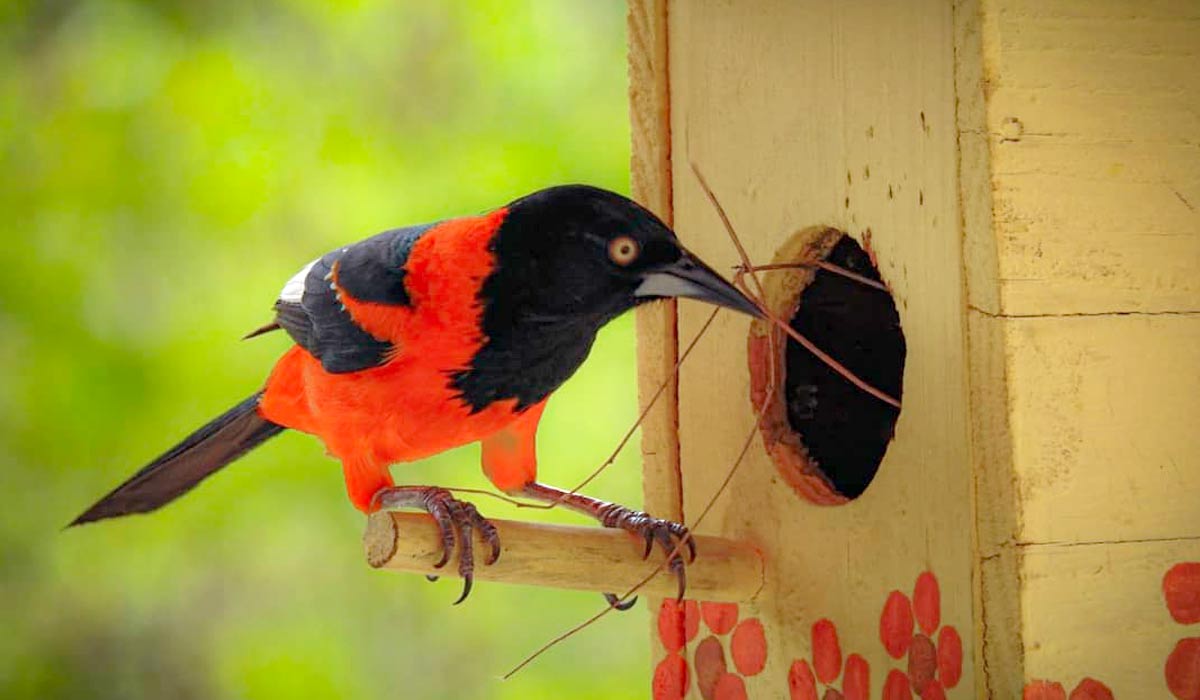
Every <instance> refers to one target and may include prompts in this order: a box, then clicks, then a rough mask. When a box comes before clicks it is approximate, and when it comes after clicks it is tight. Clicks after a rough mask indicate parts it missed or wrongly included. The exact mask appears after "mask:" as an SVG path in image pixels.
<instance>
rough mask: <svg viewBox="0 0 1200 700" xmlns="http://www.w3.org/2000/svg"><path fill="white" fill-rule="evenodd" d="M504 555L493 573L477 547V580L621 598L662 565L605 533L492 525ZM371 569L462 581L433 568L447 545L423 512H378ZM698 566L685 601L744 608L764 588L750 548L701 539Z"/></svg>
mask: <svg viewBox="0 0 1200 700" xmlns="http://www.w3.org/2000/svg"><path fill="white" fill-rule="evenodd" d="M492 523H493V524H495V526H496V528H497V529H498V530H499V532H500V542H501V546H502V547H503V552H502V553H501V555H500V559H499V561H497V562H496V563H495V564H492V565H491V566H484V565H483V564H482V561H481V560H482V558H483V551H484V549H483V545H482V544H480V543H478V541H477V544H476V564H475V578H476V580H479V581H500V582H503V583H519V584H527V585H533V586H550V587H553V588H571V589H577V590H585V591H604V592H611V593H617V594H621V593H624V592H625V591H627V590H629V589H630V588H632V587H633V586H634V585H635V584H636V583H637V582H638V581H640V580H642V579H643V578H645V577H646V576H647V575H648V574H650V573H651V572H652V571H653V570H654V569H655V567H657V566H658V565H659V564H660V563H661V562H662V558H663V554H662V552H661V550H659V549H657V548H656V549H655V552H654V553H653V554H651V555H650V558H649V559H647V560H645V561H643V560H642V542H641V540H640V539H639V538H637V537H635V536H633V535H631V534H629V533H626V532H622V531H618V530H609V529H605V528H601V527H576V526H571V527H568V526H563V525H545V524H541V523H526V522H518V521H513V520H493V521H492ZM363 545H364V546H365V547H366V552H367V563H368V564H370V565H371V566H373V567H376V568H384V569H397V570H401V571H413V572H418V573H425V574H437V575H439V576H446V577H456V576H457V575H458V574H457V571H456V569H455V565H454V560H451V562H450V563H449V564H447V565H446V566H444V567H442V568H441V569H435V568H433V565H434V563H436V562H437V560H438V558H439V557H440V556H441V540H440V538H439V537H438V531H437V527H436V526H435V525H434V523H433V519H432V518H430V517H429V516H428V515H426V514H424V513H402V512H379V513H375V514H373V515H371V516H370V517H369V518H368V519H367V530H366V533H365V534H364V535H363ZM696 549H697V556H696V561H694V562H692V563H691V564H689V565H688V567H687V583H688V585H687V597H689V598H698V599H701V600H720V601H727V602H743V601H748V600H751V599H753V598H754V596H755V595H756V594H757V593H758V591H759V590H760V589H761V588H762V586H763V570H764V567H763V559H762V555H761V554H760V553H759V552H758V551H757V550H756V549H754V548H753V547H751V546H750V545H748V544H745V543H740V542H734V541H731V540H727V539H722V538H719V537H707V536H703V535H700V536H697V537H696ZM676 585H677V584H676V581H675V577H674V576H673V575H671V574H670V572H667V571H663V572H660V573H659V575H657V576H655V577H654V578H652V579H651V580H650V581H649V582H648V583H647V584H646V585H645V586H644V587H643V588H642V589H641V590H640V591H639V593H644V594H647V595H652V596H664V597H667V596H674V595H675V593H676Z"/></svg>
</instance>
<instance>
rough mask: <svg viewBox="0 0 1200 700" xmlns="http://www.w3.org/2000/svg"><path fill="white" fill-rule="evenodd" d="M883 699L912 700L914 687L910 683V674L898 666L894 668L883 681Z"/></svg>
mask: <svg viewBox="0 0 1200 700" xmlns="http://www.w3.org/2000/svg"><path fill="white" fill-rule="evenodd" d="M883 700H912V687H911V686H910V685H909V683H908V676H906V675H904V672H903V671H901V670H900V669H898V668H893V669H892V670H891V672H889V673H888V676H887V680H886V681H884V682H883Z"/></svg>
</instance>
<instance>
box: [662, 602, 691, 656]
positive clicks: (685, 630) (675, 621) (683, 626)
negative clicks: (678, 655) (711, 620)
mask: <svg viewBox="0 0 1200 700" xmlns="http://www.w3.org/2000/svg"><path fill="white" fill-rule="evenodd" d="M699 631H700V610H699V608H698V606H697V605H696V601H694V600H685V601H683V603H677V602H675V599H674V598H667V599H666V600H664V601H663V602H662V607H660V608H659V609H658V638H659V639H660V640H661V641H662V644H663V647H665V648H666V650H667V651H679V650H680V649H682V648H683V645H684V644H687V643H688V642H690V641H692V640H693V639H695V638H696V633H697V632H699Z"/></svg>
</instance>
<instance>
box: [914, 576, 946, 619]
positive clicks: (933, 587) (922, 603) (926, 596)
mask: <svg viewBox="0 0 1200 700" xmlns="http://www.w3.org/2000/svg"><path fill="white" fill-rule="evenodd" d="M912 603H913V612H915V613H916V615H917V624H918V625H920V626H921V631H922V632H924V633H925V634H933V632H934V630H936V629H937V628H938V625H940V624H941V622H942V592H941V590H940V589H939V588H938V582H937V577H936V576H934V575H933V572H932V571H926V572H925V573H923V574H921V575H920V576H918V577H917V585H916V588H914V589H913V599H912Z"/></svg>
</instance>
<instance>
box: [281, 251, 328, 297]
mask: <svg viewBox="0 0 1200 700" xmlns="http://www.w3.org/2000/svg"><path fill="white" fill-rule="evenodd" d="M319 260H320V258H317V259H316V260H313V261H312V262H310V263H309V264H307V265H305V266H304V269H302V270H300V271H299V272H297V273H296V274H295V275H292V278H291V279H290V280H288V281H287V284H285V285H283V291H282V292H280V293H279V301H285V302H288V303H290V304H299V303H300V298H301V297H303V296H304V280H305V279H306V278H307V277H308V271H309V270H311V269H312V266H313V265H316V264H317V261H319Z"/></svg>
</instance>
